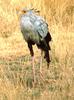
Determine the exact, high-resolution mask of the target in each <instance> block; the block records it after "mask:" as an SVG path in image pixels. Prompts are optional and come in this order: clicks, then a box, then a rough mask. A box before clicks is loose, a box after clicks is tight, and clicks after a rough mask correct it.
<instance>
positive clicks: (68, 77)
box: [0, 55, 74, 100]
mask: <svg viewBox="0 0 74 100" xmlns="http://www.w3.org/2000/svg"><path fill="white" fill-rule="evenodd" d="M68 63H69V64H68ZM72 64H73V62H71V60H70V61H69V62H66V63H64V64H61V63H60V62H59V60H58V59H56V58H53V59H52V61H51V64H50V67H49V69H48V70H47V69H46V62H45V60H43V69H42V72H43V76H41V75H40V73H39V56H37V57H36V61H35V68H36V84H35V88H33V74H32V65H31V57H30V56H29V55H25V56H20V57H16V58H15V59H14V58H13V59H11V58H9V59H5V58H0V100H74V76H73V71H74V68H73V65H72Z"/></svg>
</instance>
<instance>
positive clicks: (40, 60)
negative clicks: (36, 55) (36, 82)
mask: <svg viewBox="0 0 74 100" xmlns="http://www.w3.org/2000/svg"><path fill="white" fill-rule="evenodd" d="M42 56H43V50H41V58H40V73H42Z"/></svg>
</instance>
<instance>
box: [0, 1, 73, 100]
mask: <svg viewBox="0 0 74 100" xmlns="http://www.w3.org/2000/svg"><path fill="white" fill-rule="evenodd" d="M73 4H74V1H73V0H21V1H19V0H15V1H14V0H11V1H10V0H6V1H5V0H0V100H74V92H73V91H74V86H73V85H74V68H73V67H74V53H73V52H74V48H73V46H74V5H73ZM23 7H27V8H36V9H38V10H40V15H41V16H43V17H44V18H45V19H46V21H47V23H48V25H49V31H50V33H51V36H52V42H51V43H50V45H51V51H50V56H51V63H50V68H49V70H47V69H46V62H45V60H43V77H41V76H40V74H39V55H40V52H39V50H38V49H37V47H36V46H34V52H35V57H36V60H35V67H36V79H37V81H36V86H35V88H33V86H32V85H33V84H32V83H33V75H32V66H31V57H30V55H29V50H28V48H27V44H26V43H25V41H24V40H23V37H22V34H21V32H20V27H19V20H18V17H17V15H16V9H21V8H23Z"/></svg>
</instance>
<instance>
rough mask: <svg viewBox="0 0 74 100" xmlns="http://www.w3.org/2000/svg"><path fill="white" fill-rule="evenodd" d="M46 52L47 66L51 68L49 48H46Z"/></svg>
mask: <svg viewBox="0 0 74 100" xmlns="http://www.w3.org/2000/svg"><path fill="white" fill-rule="evenodd" d="M44 52H45V55H44V58H45V59H46V61H47V68H49V63H50V56H49V50H46V51H44Z"/></svg>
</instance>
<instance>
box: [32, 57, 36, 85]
mask: <svg viewBox="0 0 74 100" xmlns="http://www.w3.org/2000/svg"><path fill="white" fill-rule="evenodd" d="M32 70H33V77H34V85H35V83H36V76H35V66H34V56H32Z"/></svg>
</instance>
